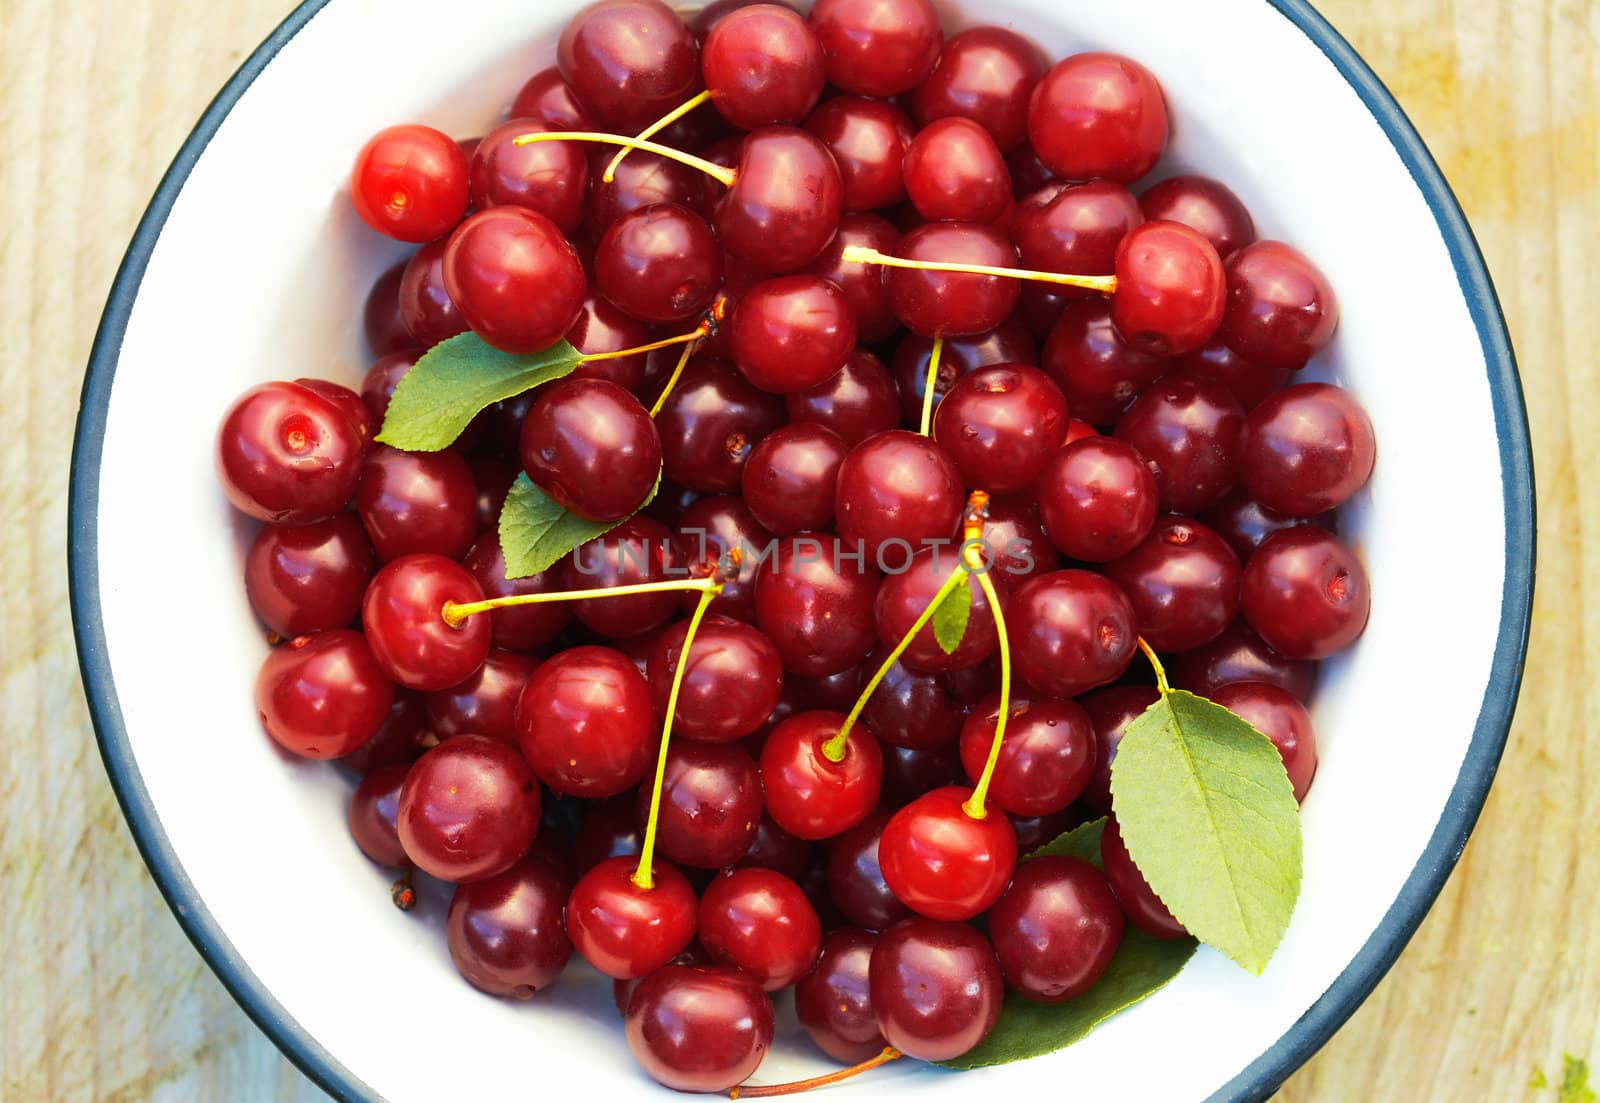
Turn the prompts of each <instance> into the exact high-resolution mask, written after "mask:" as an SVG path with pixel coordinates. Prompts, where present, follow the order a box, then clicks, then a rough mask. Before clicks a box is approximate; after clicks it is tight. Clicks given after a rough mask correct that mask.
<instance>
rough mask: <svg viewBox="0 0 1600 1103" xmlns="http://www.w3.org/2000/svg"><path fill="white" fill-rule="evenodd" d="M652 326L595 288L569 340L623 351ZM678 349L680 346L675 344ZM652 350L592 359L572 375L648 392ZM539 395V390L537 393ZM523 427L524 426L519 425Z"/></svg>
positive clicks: (585, 347)
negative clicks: (600, 293) (646, 389)
mask: <svg viewBox="0 0 1600 1103" xmlns="http://www.w3.org/2000/svg"><path fill="white" fill-rule="evenodd" d="M651 333H652V331H651V328H650V326H648V325H646V324H645V323H644V322H641V321H640V320H639V319H637V318H635V317H633V316H632V315H629V314H624V313H623V312H622V311H621V310H620V309H618V308H617V307H615V306H613V305H612V303H611V300H610V299H607V298H605V297H604V296H602V295H597V294H595V293H594V292H593V291H591V292H590V294H589V297H588V298H587V299H585V300H584V301H583V309H582V310H581V311H580V312H579V313H578V320H577V321H576V322H573V323H572V328H571V329H569V330H567V343H568V344H570V345H572V347H573V348H575V349H577V350H578V351H579V352H583V353H590V352H621V351H622V350H623V349H631V348H638V347H639V346H640V345H642V344H645V343H646V342H648V341H649V340H650V337H651ZM672 351H673V352H674V353H676V352H678V351H679V350H678V349H676V348H674V349H673V350H672ZM649 361H650V355H649V353H643V352H641V353H639V354H638V355H637V356H616V357H611V358H609V359H606V360H589V361H585V362H584V363H581V364H579V365H578V366H577V367H576V368H574V369H572V374H571V375H570V376H568V378H569V379H604V380H608V381H609V382H612V383H615V384H616V385H617V386H619V387H622V388H624V389H625V390H629V391H632V392H633V393H634V394H642V393H643V392H644V387H645V380H646V378H647V377H648V375H649ZM535 397H537V393H535ZM519 429H520V427H519Z"/></svg>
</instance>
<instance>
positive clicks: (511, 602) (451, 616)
mask: <svg viewBox="0 0 1600 1103" xmlns="http://www.w3.org/2000/svg"><path fill="white" fill-rule="evenodd" d="M717 585H718V584H717V581H716V579H714V578H682V579H674V580H672V581H670V582H639V583H635V584H634V585H632V586H607V587H604V588H602V589H596V590H559V591H557V592H555V593H549V594H507V595H506V596H505V597H492V598H488V599H487V600H484V601H468V602H455V601H447V602H445V603H444V605H443V607H442V608H441V609H440V610H439V615H440V616H441V617H443V618H444V622H445V623H446V624H448V625H449V626H450V627H451V628H460V627H461V625H462V624H463V623H465V621H466V619H467V618H468V617H471V616H476V615H477V614H479V613H492V612H494V611H495V610H496V609H510V608H513V607H515V606H518V605H545V604H547V603H549V602H556V601H584V600H586V599H588V598H602V597H631V596H632V595H634V594H661V593H667V592H670V591H673V590H711V589H712V588H714V587H717Z"/></svg>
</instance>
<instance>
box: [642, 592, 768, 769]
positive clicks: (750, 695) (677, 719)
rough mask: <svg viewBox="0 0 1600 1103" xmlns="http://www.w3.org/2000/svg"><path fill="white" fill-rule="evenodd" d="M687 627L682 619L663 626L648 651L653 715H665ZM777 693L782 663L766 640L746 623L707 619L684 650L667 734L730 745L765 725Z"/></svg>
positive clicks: (686, 623) (717, 617)
mask: <svg viewBox="0 0 1600 1103" xmlns="http://www.w3.org/2000/svg"><path fill="white" fill-rule="evenodd" d="M688 627H689V626H688V622H687V621H679V622H677V623H676V624H672V625H669V626H668V627H667V628H665V629H664V630H663V631H662V632H661V633H660V635H658V636H657V637H656V639H655V642H654V643H653V644H652V645H651V647H650V658H649V660H648V663H647V673H648V681H649V685H650V702H651V704H652V705H653V706H654V709H655V713H656V715H658V716H665V715H666V711H667V698H668V696H669V695H670V694H671V692H672V682H673V678H674V675H675V674H676V672H677V669H678V664H679V662H680V661H681V660H682V658H683V641H684V638H685V637H686V636H687V634H688ZM782 692H783V664H782V662H781V660H780V659H779V657H778V649H777V648H776V647H774V646H773V645H772V641H771V640H769V639H767V637H765V636H763V635H762V634H761V633H760V632H758V631H756V629H754V628H752V627H750V626H749V625H748V624H744V623H742V622H740V621H736V620H731V619H729V618H727V617H719V616H715V615H712V616H708V617H706V618H705V619H704V620H703V621H701V623H700V628H699V631H697V632H696V633H695V637H694V645H693V646H692V647H691V648H690V649H689V662H688V666H687V667H686V669H685V670H684V673H683V678H682V680H681V682H680V684H679V687H678V708H677V711H676V713H674V719H673V726H672V731H673V734H674V735H681V736H684V737H685V738H687V739H698V740H700V741H702V742H707V743H732V742H736V741H738V740H740V739H743V738H744V737H745V736H747V735H749V734H750V733H751V732H753V731H755V730H756V729H757V728H759V727H761V725H762V724H763V723H765V722H766V719H767V717H768V716H770V715H771V714H772V710H773V709H774V708H776V707H777V705H778V698H779V696H780V695H781V694H782Z"/></svg>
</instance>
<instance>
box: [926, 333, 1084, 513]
mask: <svg viewBox="0 0 1600 1103" xmlns="http://www.w3.org/2000/svg"><path fill="white" fill-rule="evenodd" d="M1066 431H1067V400H1066V399H1065V398H1063V397H1062V395H1061V390H1060V388H1058V387H1057V386H1056V385H1055V383H1053V382H1052V381H1051V379H1050V377H1049V376H1048V375H1046V374H1044V372H1042V371H1040V370H1039V369H1038V368H1030V367H1028V366H1026V365H1024V364H995V365H992V366H990V367H987V368H979V369H978V370H977V371H974V372H970V373H968V374H966V375H963V376H961V377H960V378H958V379H957V380H956V381H955V383H954V384H953V385H952V386H951V387H950V390H949V392H948V393H947V394H946V395H945V396H944V401H942V402H940V403H939V408H938V410H937V411H936V412H935V413H934V418H933V435H934V439H935V440H937V441H938V442H939V445H940V446H941V447H942V448H944V450H945V451H946V452H948V453H949V454H950V458H951V459H953V460H955V461H956V467H957V468H959V469H960V471H961V477H962V478H963V479H964V480H965V481H966V484H967V485H968V486H976V487H982V488H983V489H985V490H987V491H989V492H990V493H992V494H1011V493H1014V492H1016V491H1021V490H1026V489H1028V488H1030V487H1031V486H1032V485H1033V483H1034V481H1035V480H1036V479H1037V478H1038V477H1039V472H1040V470H1041V469H1042V468H1043V467H1044V465H1045V461H1046V460H1047V459H1049V457H1050V455H1051V453H1053V452H1055V451H1056V449H1057V448H1058V446H1059V445H1060V443H1061V438H1062V437H1063V436H1064V435H1065V434H1066Z"/></svg>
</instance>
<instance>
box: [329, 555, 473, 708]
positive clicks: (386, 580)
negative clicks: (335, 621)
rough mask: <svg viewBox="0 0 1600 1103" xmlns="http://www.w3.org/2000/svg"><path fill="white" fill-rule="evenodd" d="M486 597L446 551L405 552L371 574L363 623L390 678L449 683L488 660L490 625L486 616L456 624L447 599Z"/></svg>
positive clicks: (422, 684)
mask: <svg viewBox="0 0 1600 1103" xmlns="http://www.w3.org/2000/svg"><path fill="white" fill-rule="evenodd" d="M481 600H483V591H482V590H481V589H479V588H478V583H477V581H476V580H475V579H474V578H473V577H472V575H470V574H468V573H467V570H466V568H464V567H462V566H461V565H460V564H458V563H455V562H453V561H452V560H449V559H446V558H445V557H444V556H442V555H432V554H418V555H404V556H401V557H400V558H399V559H396V560H395V561H394V562H392V563H390V564H388V565H387V566H385V567H384V568H383V569H382V570H381V571H379V572H378V573H377V575H376V576H375V577H374V578H373V579H372V582H371V584H370V585H369V586H368V587H367V593H366V597H365V598H363V599H362V603H361V623H362V627H363V628H364V629H365V630H366V634H367V642H368V643H369V644H371V645H372V652H373V655H374V656H376V657H377V660H378V664H379V665H380V666H382V667H383V668H384V670H386V671H387V672H388V674H389V676H390V677H391V678H393V679H394V680H395V681H397V682H399V683H400V684H401V685H403V686H406V687H408V688H410V689H420V690H425V691H426V690H435V689H446V688H448V687H449V686H453V685H455V684H456V683H457V682H460V681H462V680H463V679H465V678H467V677H469V676H470V675H471V674H472V673H473V672H474V671H476V670H477V669H478V668H479V667H480V666H482V665H483V660H484V659H485V658H486V657H487V656H488V654H489V636H490V632H491V628H490V625H489V621H488V619H487V618H486V617H481V616H472V617H468V618H467V619H466V620H464V621H463V622H462V623H461V626H460V627H459V628H457V627H452V626H451V625H449V624H447V623H445V619H444V615H443V610H444V604H445V602H447V601H452V602H455V603H456V604H458V605H467V604H470V603H471V602H474V601H481Z"/></svg>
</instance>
